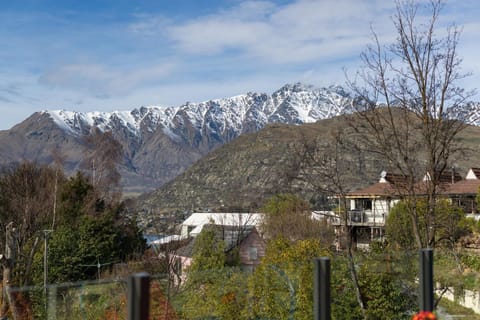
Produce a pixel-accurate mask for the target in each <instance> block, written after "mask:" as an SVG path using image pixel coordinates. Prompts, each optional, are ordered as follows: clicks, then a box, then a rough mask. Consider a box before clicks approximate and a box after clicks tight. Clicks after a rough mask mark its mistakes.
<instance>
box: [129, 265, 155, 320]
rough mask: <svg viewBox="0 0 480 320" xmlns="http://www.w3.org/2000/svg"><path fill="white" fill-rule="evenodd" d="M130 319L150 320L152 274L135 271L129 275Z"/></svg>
mask: <svg viewBox="0 0 480 320" xmlns="http://www.w3.org/2000/svg"><path fill="white" fill-rule="evenodd" d="M127 282H128V283H127V284H128V303H127V306H128V320H148V317H149V307H150V275H149V274H148V273H146V272H141V273H135V274H133V275H131V276H129V277H128V280H127Z"/></svg>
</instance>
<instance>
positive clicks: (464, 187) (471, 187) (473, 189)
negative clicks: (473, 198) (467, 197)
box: [442, 179, 480, 195]
mask: <svg viewBox="0 0 480 320" xmlns="http://www.w3.org/2000/svg"><path fill="white" fill-rule="evenodd" d="M479 188H480V180H479V179H468V180H462V181H459V182H457V183H454V184H450V185H449V186H448V187H447V188H445V190H444V191H443V192H442V193H443V194H449V195H455V194H473V195H476V194H477V193H478V190H479Z"/></svg>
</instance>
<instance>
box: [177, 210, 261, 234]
mask: <svg viewBox="0 0 480 320" xmlns="http://www.w3.org/2000/svg"><path fill="white" fill-rule="evenodd" d="M262 219H263V214H262V213H237V212H231V213H214V212H197V213H193V214H192V215H191V216H190V217H188V218H187V219H186V220H185V221H184V222H183V223H182V227H181V236H182V237H184V238H187V237H189V236H192V237H195V236H196V235H198V234H199V233H200V232H201V231H202V228H203V226H204V225H206V224H215V225H222V226H244V227H247V226H253V227H256V228H257V230H259V229H260V227H261V223H262Z"/></svg>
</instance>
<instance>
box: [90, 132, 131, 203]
mask: <svg viewBox="0 0 480 320" xmlns="http://www.w3.org/2000/svg"><path fill="white" fill-rule="evenodd" d="M85 145H86V148H87V152H86V157H85V158H84V159H83V163H82V165H83V166H84V167H85V168H88V170H90V172H91V180H92V185H93V186H94V187H95V189H96V190H98V191H100V192H101V193H102V194H101V196H102V197H103V198H104V199H106V200H109V201H110V202H111V201H115V200H118V199H119V197H120V195H121V187H120V178H121V176H120V173H119V172H118V165H119V163H120V161H121V159H122V156H123V148H122V145H121V144H120V143H119V142H118V141H117V140H116V139H115V137H114V136H113V134H112V132H111V131H106V132H102V131H100V130H99V129H98V128H93V129H92V131H91V133H90V135H88V136H86V137H85Z"/></svg>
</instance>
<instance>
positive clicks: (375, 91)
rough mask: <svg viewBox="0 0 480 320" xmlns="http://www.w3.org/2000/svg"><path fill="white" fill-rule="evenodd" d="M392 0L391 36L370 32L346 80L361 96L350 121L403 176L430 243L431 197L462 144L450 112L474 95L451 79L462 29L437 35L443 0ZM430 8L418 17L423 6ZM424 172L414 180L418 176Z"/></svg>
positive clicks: (421, 235) (422, 242)
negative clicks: (422, 208)
mask: <svg viewBox="0 0 480 320" xmlns="http://www.w3.org/2000/svg"><path fill="white" fill-rule="evenodd" d="M424 4H425V2H419V3H415V2H413V1H397V2H396V14H395V15H394V16H393V18H392V20H393V25H394V27H395V30H396V34H397V38H396V40H395V41H394V43H392V44H389V45H382V44H381V42H380V39H379V37H378V36H377V34H376V33H375V32H374V31H372V35H373V44H372V45H370V46H368V47H367V49H366V51H365V52H364V53H363V54H362V55H361V58H362V60H363V63H364V68H363V69H361V70H360V71H359V72H358V73H357V74H356V77H355V78H354V79H348V83H349V85H350V87H351V88H352V89H353V91H354V92H355V93H356V95H357V96H358V97H359V99H358V101H357V103H356V104H355V107H356V108H357V110H356V111H357V112H356V113H355V114H354V115H353V116H352V119H351V123H352V127H353V128H355V130H356V133H357V135H358V137H359V138H361V139H362V141H363V142H364V143H365V145H366V146H368V148H369V150H370V151H371V152H375V153H377V154H378V155H380V156H381V157H382V158H383V159H385V160H386V162H387V163H388V165H389V169H391V170H394V171H396V172H398V173H400V174H402V175H403V176H405V177H408V183H405V184H404V185H403V187H402V190H398V191H399V192H400V193H401V194H402V195H403V197H404V198H405V199H406V200H408V201H407V203H408V208H409V210H408V211H409V215H410V218H411V220H412V225H413V234H414V237H415V241H416V244H417V246H418V247H419V248H420V247H426V246H434V245H435V233H436V214H435V199H436V197H437V196H438V193H439V191H440V188H441V187H442V176H443V174H444V173H445V172H446V171H447V170H448V168H449V167H450V166H451V164H452V159H453V158H454V156H456V155H458V154H459V151H461V145H460V144H459V143H458V139H457V137H458V134H459V133H460V132H461V131H462V130H463V129H464V128H465V127H466V125H465V123H464V122H462V121H457V120H454V116H455V115H456V114H458V113H459V110H460V109H461V108H462V106H463V105H464V104H465V103H466V102H467V100H468V99H469V98H470V97H471V96H472V94H473V92H466V91H465V90H463V89H462V88H461V87H459V86H458V85H457V83H458V81H459V80H461V79H463V78H464V77H465V76H466V74H462V73H461V72H460V64H461V59H460V58H459V56H458V52H457V45H458V41H459V36H460V29H459V28H458V27H456V26H454V25H452V26H451V27H449V28H448V29H447V31H446V35H445V36H444V37H439V36H438V33H437V32H438V31H437V29H438V27H437V26H438V19H439V15H440V12H441V9H442V7H443V1H442V0H431V1H429V2H428V4H426V5H425V6H424ZM425 11H426V12H428V14H429V16H428V17H427V18H424V16H423V15H422V13H424V12H425ZM423 175H427V177H428V179H427V180H426V181H424V182H423V183H421V184H419V183H418V180H417V177H421V176H423ZM419 195H422V196H423V197H426V198H427V203H428V210H427V212H428V214H427V215H428V216H427V221H428V225H429V226H428V228H424V229H423V230H424V232H421V231H420V230H421V229H420V228H419V225H418V224H419V219H418V213H417V199H418V196H419Z"/></svg>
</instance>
